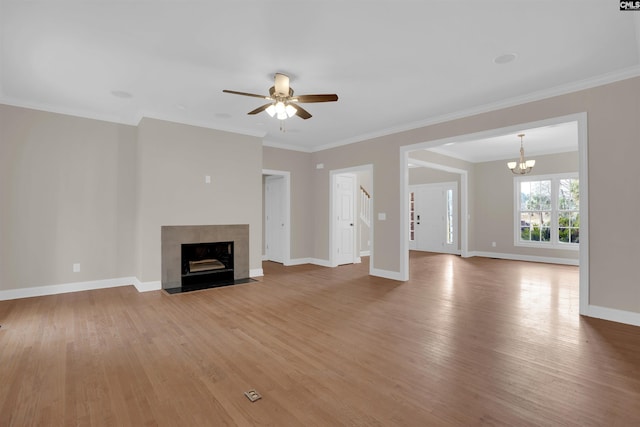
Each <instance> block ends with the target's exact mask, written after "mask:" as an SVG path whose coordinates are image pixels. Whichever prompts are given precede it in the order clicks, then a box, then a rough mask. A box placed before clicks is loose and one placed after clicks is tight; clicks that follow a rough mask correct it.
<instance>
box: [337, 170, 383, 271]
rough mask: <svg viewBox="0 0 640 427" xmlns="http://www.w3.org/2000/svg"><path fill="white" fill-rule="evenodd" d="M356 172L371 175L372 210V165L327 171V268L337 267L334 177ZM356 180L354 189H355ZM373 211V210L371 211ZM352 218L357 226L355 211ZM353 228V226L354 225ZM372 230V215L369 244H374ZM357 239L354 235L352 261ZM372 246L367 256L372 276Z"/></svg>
mask: <svg viewBox="0 0 640 427" xmlns="http://www.w3.org/2000/svg"><path fill="white" fill-rule="evenodd" d="M358 172H367V173H369V174H370V175H371V178H372V180H371V206H372V209H373V207H374V206H375V189H374V184H373V177H374V175H373V165H372V164H367V165H361V166H353V167H350V168H344V169H333V170H331V171H329V266H330V267H337V266H338V264H337V261H336V256H335V244H336V242H335V238H336V236H335V233H336V228H337V227H336V220H335V218H334V216H335V215H333V208H334V206H333V205H334V197H335V191H334V188H335V184H336V177H337V176H338V175H342V174H356V173H358ZM357 184H358V182H357V180H356V187H357ZM354 192H355V194H354V202H355V203H357V201H356V198H357V195H358V194H357V191H355V188H354ZM373 210H374V211H375V209H373ZM354 216H355V220H356V223H355V224H358V223H359V222H360V216H359V215H358V213H357V211H356V210H354ZM354 227H355V225H354ZM355 228H356V230H357V227H355ZM374 229H375V218H374V217H373V215H372V221H371V227H370V229H369V238H370V240H371V242H374V236H375V234H374ZM357 237H358V233H354V261H355V258H356V257H357V256H358V254H357V253H356V252H355V249H357V247H358V245H357V243H356V242H357ZM374 246H375V245H374V244H371V247H370V254H369V274H372V271H373V257H374Z"/></svg>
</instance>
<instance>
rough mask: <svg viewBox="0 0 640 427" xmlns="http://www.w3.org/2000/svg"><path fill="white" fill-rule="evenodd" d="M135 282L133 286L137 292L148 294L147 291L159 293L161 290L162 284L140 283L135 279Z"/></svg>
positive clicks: (157, 281)
mask: <svg viewBox="0 0 640 427" xmlns="http://www.w3.org/2000/svg"><path fill="white" fill-rule="evenodd" d="M134 279H135V282H134V283H133V285H134V286H135V287H136V289H137V290H138V292H149V291H159V290H161V289H162V282H160V281H159V280H156V281H154V282H141V281H139V280H138V279H137V278H135V277H134Z"/></svg>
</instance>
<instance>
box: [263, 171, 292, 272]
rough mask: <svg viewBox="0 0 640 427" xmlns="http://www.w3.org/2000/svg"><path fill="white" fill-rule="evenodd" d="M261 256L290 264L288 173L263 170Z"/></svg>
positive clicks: (289, 187) (289, 183)
mask: <svg viewBox="0 0 640 427" xmlns="http://www.w3.org/2000/svg"><path fill="white" fill-rule="evenodd" d="M262 174H263V211H264V218H263V220H264V221H263V225H264V233H263V252H262V253H263V256H262V259H263V260H265V261H274V262H279V263H282V264H284V265H290V263H291V254H290V229H291V226H290V200H291V194H290V193H291V182H290V173H289V172H286V171H274V170H263V171H262Z"/></svg>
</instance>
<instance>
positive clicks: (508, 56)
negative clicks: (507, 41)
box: [493, 53, 518, 65]
mask: <svg viewBox="0 0 640 427" xmlns="http://www.w3.org/2000/svg"><path fill="white" fill-rule="evenodd" d="M517 57H518V55H516V54H515V53H505V54H503V55H499V56H496V57H495V58H493V62H494V63H495V64H499V65H502V64H508V63H509V62H513V61H515V60H516V58H517Z"/></svg>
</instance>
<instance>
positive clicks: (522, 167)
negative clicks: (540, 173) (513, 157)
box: [507, 133, 536, 175]
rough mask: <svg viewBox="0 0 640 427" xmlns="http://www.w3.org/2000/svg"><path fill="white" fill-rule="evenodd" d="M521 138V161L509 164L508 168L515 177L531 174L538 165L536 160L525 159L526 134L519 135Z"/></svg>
mask: <svg viewBox="0 0 640 427" xmlns="http://www.w3.org/2000/svg"><path fill="white" fill-rule="evenodd" d="M518 136H519V137H520V159H519V160H518V161H517V162H508V163H507V167H508V168H509V170H511V172H513V174H515V175H525V174H528V173H529V172H531V170H532V169H533V166H534V165H535V164H536V161H535V160H525V159H524V142H523V139H522V138H524V133H521V134H520V135H518Z"/></svg>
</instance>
